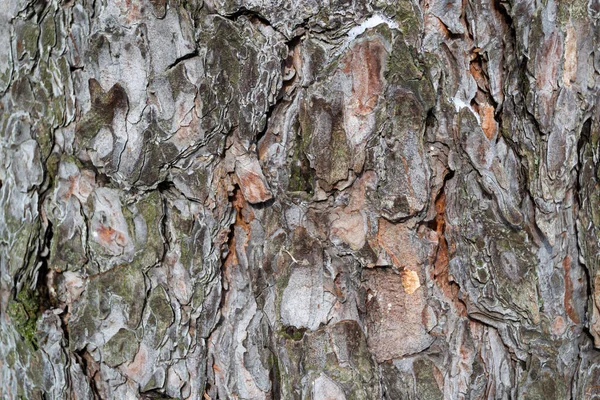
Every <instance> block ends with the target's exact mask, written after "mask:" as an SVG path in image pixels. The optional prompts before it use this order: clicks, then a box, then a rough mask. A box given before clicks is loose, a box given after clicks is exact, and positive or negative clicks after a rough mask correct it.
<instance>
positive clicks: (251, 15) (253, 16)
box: [222, 7, 271, 26]
mask: <svg viewBox="0 0 600 400" xmlns="http://www.w3.org/2000/svg"><path fill="white" fill-rule="evenodd" d="M241 16H244V17H247V18H248V19H249V20H250V21H251V22H256V21H258V22H260V23H261V24H263V25H266V26H271V22H269V20H268V19H266V18H265V17H264V16H262V15H261V14H260V13H259V12H257V11H252V10H249V9H247V8H246V7H241V8H240V9H239V10H237V11H236V12H234V13H233V14H227V15H222V17H224V18H227V19H229V20H231V21H234V22H236V21H237V20H238V18H239V17H241Z"/></svg>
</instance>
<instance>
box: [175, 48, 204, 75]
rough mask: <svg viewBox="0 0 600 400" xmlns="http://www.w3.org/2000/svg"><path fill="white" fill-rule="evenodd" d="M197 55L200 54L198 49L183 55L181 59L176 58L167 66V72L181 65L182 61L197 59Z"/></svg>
mask: <svg viewBox="0 0 600 400" xmlns="http://www.w3.org/2000/svg"><path fill="white" fill-rule="evenodd" d="M199 55H200V53H198V49H196V50H194V51H192V52H191V53H187V54H184V55H182V56H181V57H179V58H177V59H176V60H175V61H173V62H172V63H171V64H169V66H168V67H167V71H168V70H170V69H172V68H175V67H176V66H177V65H178V64H180V63H182V62H183V61H186V60H189V59H191V58H195V57H198V56H199Z"/></svg>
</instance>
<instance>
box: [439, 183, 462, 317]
mask: <svg viewBox="0 0 600 400" xmlns="http://www.w3.org/2000/svg"><path fill="white" fill-rule="evenodd" d="M435 210H436V216H435V219H434V223H433V228H434V229H435V231H436V233H437V236H438V248H437V252H436V255H435V261H434V264H433V265H434V268H433V280H434V281H435V282H436V283H437V286H438V287H439V288H440V290H441V291H442V293H443V294H444V295H445V296H446V297H447V298H448V299H449V300H450V301H451V302H452V304H453V305H454V307H455V309H456V310H457V311H458V313H459V315H461V316H463V317H465V316H466V315H467V309H466V307H465V305H464V303H463V302H462V300H460V299H459V297H458V295H459V292H460V288H459V286H458V285H457V284H456V283H454V282H451V281H450V274H449V265H450V264H449V261H450V257H449V251H448V242H447V241H446V237H445V235H444V232H445V228H446V217H445V214H446V194H445V193H444V192H442V193H440V195H439V196H438V198H437V200H436V201H435Z"/></svg>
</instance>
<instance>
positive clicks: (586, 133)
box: [574, 118, 594, 342]
mask: <svg viewBox="0 0 600 400" xmlns="http://www.w3.org/2000/svg"><path fill="white" fill-rule="evenodd" d="M591 130H592V119H591V118H588V119H587V120H586V121H585V122H584V123H583V125H582V128H581V133H580V136H579V140H578V142H577V165H576V167H575V171H576V176H575V188H574V190H575V194H574V198H575V201H576V202H577V207H574V210H575V212H579V211H580V208H581V206H582V204H583V201H582V200H583V197H585V196H586V195H585V194H584V193H583V192H584V187H583V182H582V180H583V178H582V176H581V172H582V170H583V163H584V153H585V145H586V144H590V143H591ZM574 219H575V224H574V228H575V243H576V246H577V262H578V264H579V266H580V267H581V269H582V270H583V273H584V275H585V279H586V299H587V301H586V302H585V316H584V321H583V324H582V329H583V332H584V333H585V335H586V336H588V337H589V338H590V340H592V342H593V341H594V337H593V335H592V332H591V330H590V325H589V322H590V314H591V311H590V309H589V307H590V301H592V302H593V301H594V299H593V293H592V276H591V274H590V271H589V269H588V266H587V265H586V264H585V260H583V249H582V248H581V244H580V242H579V240H580V232H579V218H578V216H577V215H574Z"/></svg>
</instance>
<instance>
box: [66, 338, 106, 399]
mask: <svg viewBox="0 0 600 400" xmlns="http://www.w3.org/2000/svg"><path fill="white" fill-rule="evenodd" d="M73 357H74V358H75V360H76V362H77V364H79V365H80V366H81V369H82V372H83V374H84V375H85V376H86V378H87V379H88V383H89V385H90V391H91V392H92V396H94V400H100V399H102V396H100V392H99V390H98V386H97V385H96V374H97V373H98V371H99V369H100V366H99V365H97V363H96V362H95V361H94V359H93V358H92V356H91V354H90V353H89V352H88V351H87V350H86V349H81V350H79V351H75V352H73Z"/></svg>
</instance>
